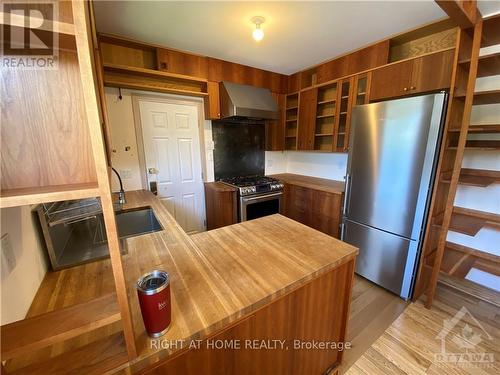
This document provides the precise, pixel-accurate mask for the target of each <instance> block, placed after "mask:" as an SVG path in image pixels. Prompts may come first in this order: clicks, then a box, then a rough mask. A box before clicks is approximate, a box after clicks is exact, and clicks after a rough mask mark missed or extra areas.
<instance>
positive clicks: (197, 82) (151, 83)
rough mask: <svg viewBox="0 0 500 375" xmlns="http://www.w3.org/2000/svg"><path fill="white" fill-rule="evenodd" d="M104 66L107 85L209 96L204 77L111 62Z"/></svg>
mask: <svg viewBox="0 0 500 375" xmlns="http://www.w3.org/2000/svg"><path fill="white" fill-rule="evenodd" d="M103 67H104V85H106V86H113V87H122V88H128V89H137V90H149V91H156V92H162V93H171V94H178V95H188V96H199V97H208V92H207V90H208V88H207V84H208V82H207V80H206V79H204V78H197V77H191V76H186V75H182V74H175V73H168V72H163V71H159V70H153V69H145V68H137V67H133V66H124V65H117V64H109V63H105V64H104V65H103Z"/></svg>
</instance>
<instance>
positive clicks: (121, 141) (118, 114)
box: [105, 87, 214, 191]
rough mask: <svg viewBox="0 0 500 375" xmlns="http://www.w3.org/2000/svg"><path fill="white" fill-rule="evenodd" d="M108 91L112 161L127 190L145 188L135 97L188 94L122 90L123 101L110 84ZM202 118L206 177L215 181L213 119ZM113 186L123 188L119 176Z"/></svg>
mask: <svg viewBox="0 0 500 375" xmlns="http://www.w3.org/2000/svg"><path fill="white" fill-rule="evenodd" d="M105 92H106V107H107V109H108V115H109V123H110V132H111V147H112V149H113V150H115V151H116V152H113V153H112V157H111V164H112V165H113V166H114V167H115V169H116V170H117V171H118V173H120V176H121V177H122V181H123V187H124V189H125V190H138V189H142V188H143V187H142V182H141V170H140V166H139V157H138V150H137V138H136V134H135V126H134V110H133V106H132V96H133V95H141V94H144V95H148V96H151V95H155V96H159V97H164V98H178V99H179V100H186V97H183V96H176V95H164V94H157V93H152V92H147V91H138V90H127V89H122V90H121V93H122V99H121V100H120V99H119V98H118V94H119V92H118V89H117V88H114V87H106V88H105ZM196 100H198V98H196ZM202 121H203V137H204V139H200V143H203V142H205V150H206V152H205V158H204V159H205V160H206V163H205V165H204V172H205V174H206V176H205V180H206V181H213V180H214V168H213V151H212V150H211V141H212V122H211V121H207V120H205V119H202ZM127 147H129V149H128V151H127V150H126V148H127ZM202 163H203V159H202ZM112 189H113V191H117V190H118V189H119V185H118V179H117V178H116V177H114V178H113V180H112Z"/></svg>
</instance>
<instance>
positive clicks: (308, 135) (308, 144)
mask: <svg viewBox="0 0 500 375" xmlns="http://www.w3.org/2000/svg"><path fill="white" fill-rule="evenodd" d="M317 102H318V89H317V88H313V89H309V90H305V91H301V92H300V94H299V123H298V138H297V149H298V150H314V132H315V128H316V106H317Z"/></svg>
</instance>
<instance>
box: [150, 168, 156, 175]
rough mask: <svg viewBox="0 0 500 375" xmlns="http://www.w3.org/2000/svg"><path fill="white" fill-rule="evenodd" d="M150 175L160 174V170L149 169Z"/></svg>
mask: <svg viewBox="0 0 500 375" xmlns="http://www.w3.org/2000/svg"><path fill="white" fill-rule="evenodd" d="M148 173H149V174H158V169H156V168H148Z"/></svg>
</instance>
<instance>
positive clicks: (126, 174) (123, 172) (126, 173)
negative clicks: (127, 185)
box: [120, 169, 132, 180]
mask: <svg viewBox="0 0 500 375" xmlns="http://www.w3.org/2000/svg"><path fill="white" fill-rule="evenodd" d="M120 177H121V178H122V179H124V180H129V179H131V178H132V170H131V169H120Z"/></svg>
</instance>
